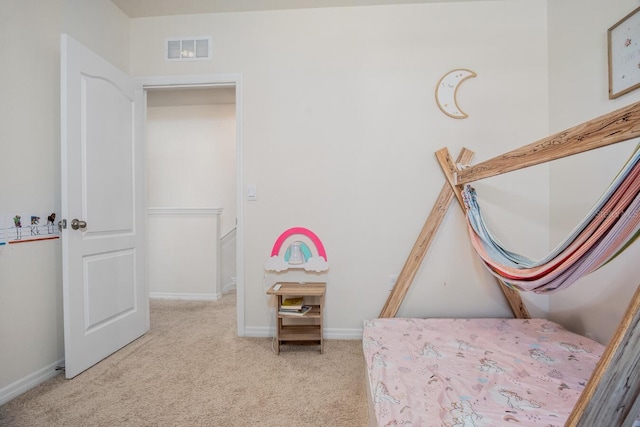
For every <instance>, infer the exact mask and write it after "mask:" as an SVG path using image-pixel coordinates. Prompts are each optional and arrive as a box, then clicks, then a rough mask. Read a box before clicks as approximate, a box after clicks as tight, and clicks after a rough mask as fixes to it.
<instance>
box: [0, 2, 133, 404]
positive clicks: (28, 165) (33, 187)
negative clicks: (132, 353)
mask: <svg viewBox="0 0 640 427" xmlns="http://www.w3.org/2000/svg"><path fill="white" fill-rule="evenodd" d="M0 10H1V12H0V36H1V37H2V39H3V40H5V41H7V42H6V43H2V44H1V46H0V56H1V57H2V58H3V60H2V66H1V67H0V93H2V97H1V98H0V143H1V144H2V155H1V158H2V167H1V168H0V212H2V213H3V214H9V213H11V212H12V211H14V210H17V211H22V212H50V211H53V210H55V212H58V213H59V212H60V166H59V165H60V95H59V93H60V89H59V88H60V59H59V58H60V33H61V32H67V33H69V34H71V35H72V36H73V37H75V38H76V39H78V40H80V41H82V42H84V43H86V44H88V45H89V46H90V47H91V48H92V49H94V50H95V51H97V52H99V53H100V54H101V55H103V56H105V57H106V58H108V59H109V60H111V61H112V62H113V63H116V64H118V65H119V66H121V67H122V68H124V69H125V70H127V69H128V59H129V58H128V55H126V54H123V52H124V53H127V52H128V37H129V27H128V24H129V20H128V18H127V17H126V16H125V15H124V14H123V13H122V12H121V11H120V10H119V9H117V8H116V7H115V6H113V4H112V3H111V2H109V1H107V0H96V1H92V2H86V1H83V0H49V1H46V2H43V1H37V0H0ZM7 11H8V12H7ZM60 254H61V250H60V241H59V240H49V241H40V242H32V243H23V244H19V245H9V246H8V247H6V246H5V247H0V348H1V349H2V350H0V404H1V403H2V402H3V401H4V400H5V399H7V398H10V397H12V396H14V395H15V394H16V393H19V392H20V391H24V389H25V388H26V387H29V386H30V385H32V384H33V382H35V383H37V382H38V381H39V380H41V379H42V378H46V377H47V376H50V375H52V374H53V373H54V372H55V371H54V367H55V365H56V364H57V363H59V362H60V361H61V360H62V358H63V357H64V346H63V323H62V277H61V260H60V256H61V255H60Z"/></svg>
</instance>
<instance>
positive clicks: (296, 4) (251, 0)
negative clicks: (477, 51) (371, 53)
mask: <svg viewBox="0 0 640 427" xmlns="http://www.w3.org/2000/svg"><path fill="white" fill-rule="evenodd" d="M111 1H112V2H113V4H115V5H116V6H118V7H119V8H120V9H121V10H122V11H123V12H124V13H125V14H126V15H127V16H129V17H130V18H143V17H149V16H164V15H189V14H194V13H222V12H248V11H258V10H282V9H308V8H317V7H347V6H372V5H384V4H406V3H442V2H456V1H481V0H111Z"/></svg>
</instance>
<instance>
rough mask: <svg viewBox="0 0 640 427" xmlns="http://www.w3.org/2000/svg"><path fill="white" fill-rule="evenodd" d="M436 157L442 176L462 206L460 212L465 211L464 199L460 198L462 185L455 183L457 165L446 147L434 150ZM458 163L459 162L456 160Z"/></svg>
mask: <svg viewBox="0 0 640 427" xmlns="http://www.w3.org/2000/svg"><path fill="white" fill-rule="evenodd" d="M436 159H438V163H439V164H440V168H441V169H442V173H443V174H444V177H445V178H446V179H447V182H448V183H449V187H451V190H452V191H453V195H454V196H456V199H458V204H459V205H460V207H461V208H462V212H465V211H466V210H465V207H464V201H463V200H462V186H461V185H456V182H455V181H456V178H455V176H456V173H457V172H458V167H457V166H456V164H455V163H454V162H453V160H452V159H451V154H450V153H449V149H448V148H441V149H439V150H438V151H436ZM456 163H460V162H456Z"/></svg>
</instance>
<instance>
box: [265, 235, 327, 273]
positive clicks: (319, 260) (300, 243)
mask: <svg viewBox="0 0 640 427" xmlns="http://www.w3.org/2000/svg"><path fill="white" fill-rule="evenodd" d="M294 258H295V260H294ZM264 268H265V269H266V270H269V271H284V270H288V269H290V268H303V269H305V270H307V271H315V272H321V271H325V270H327V269H328V268H329V264H328V263H327V253H326V251H325V250H324V245H323V244H322V242H321V241H320V239H319V238H318V236H317V235H316V234H315V233H314V232H313V231H311V230H309V229H307V228H304V227H292V228H290V229H288V230H286V231H285V232H284V233H282V234H281V235H280V236H279V237H278V238H277V239H276V242H275V243H274V245H273V249H271V258H269V259H268V260H267V262H266V263H265V265H264Z"/></svg>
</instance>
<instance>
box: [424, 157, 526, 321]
mask: <svg viewBox="0 0 640 427" xmlns="http://www.w3.org/2000/svg"><path fill="white" fill-rule="evenodd" d="M436 158H437V159H438V163H440V168H442V173H444V176H445V177H446V178H447V182H448V183H449V185H450V186H451V189H452V191H453V192H454V194H455V196H456V197H457V199H458V204H459V205H460V208H461V209H462V212H463V213H465V214H466V208H465V206H464V201H463V200H462V189H463V186H462V185H456V183H455V176H456V174H457V173H458V167H457V166H456V164H455V163H453V161H452V160H451V155H450V154H449V150H448V149H447V148H442V149H440V150H438V151H436ZM495 279H496V281H497V282H498V285H500V290H502V293H503V294H504V297H505V298H506V299H507V303H508V304H509V307H510V308H511V312H512V313H513V315H514V316H515V318H516V319H531V315H530V314H529V310H528V309H527V305H526V304H525V302H524V301H523V300H522V296H521V295H520V292H518V291H517V290H515V289H512V288H510V287H509V286H507V285H506V284H505V283H504V282H503V281H502V280H500V279H499V278H497V277H496V278H495Z"/></svg>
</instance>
